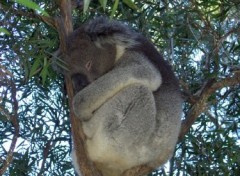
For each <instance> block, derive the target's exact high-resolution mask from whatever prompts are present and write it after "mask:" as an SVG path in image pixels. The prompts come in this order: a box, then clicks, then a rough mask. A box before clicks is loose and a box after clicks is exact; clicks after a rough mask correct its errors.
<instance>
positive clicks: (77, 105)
mask: <svg viewBox="0 0 240 176" xmlns="http://www.w3.org/2000/svg"><path fill="white" fill-rule="evenodd" d="M84 102H85V101H84V97H80V96H75V97H74V98H73V111H74V114H75V115H76V116H77V117H78V118H79V119H81V120H84V121H85V120H89V119H90V118H91V117H92V114H93V111H92V110H91V108H90V106H89V105H88V104H87V103H84Z"/></svg>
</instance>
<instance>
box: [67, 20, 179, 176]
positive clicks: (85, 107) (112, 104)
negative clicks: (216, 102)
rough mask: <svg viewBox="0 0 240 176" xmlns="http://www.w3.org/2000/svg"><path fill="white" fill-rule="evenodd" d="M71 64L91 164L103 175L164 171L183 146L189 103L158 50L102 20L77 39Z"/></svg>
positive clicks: (70, 47) (70, 43)
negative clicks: (184, 117)
mask: <svg viewBox="0 0 240 176" xmlns="http://www.w3.org/2000/svg"><path fill="white" fill-rule="evenodd" d="M66 58H67V62H68V70H69V71H68V72H67V73H65V74H67V75H68V76H69V77H70V78H71V80H72V83H73V87H74V92H75V95H74V98H73V102H72V103H73V109H74V113H75V115H76V116H77V117H78V118H79V119H80V120H81V121H82V125H83V131H84V133H85V135H86V149H87V153H88V157H89V159H90V160H92V161H93V162H94V163H96V166H97V167H98V169H99V170H100V171H101V172H102V174H103V175H104V176H119V175H121V174H122V173H123V172H124V171H126V170H128V169H130V168H132V167H135V166H139V165H143V164H146V165H148V166H149V167H152V168H153V169H154V168H157V167H159V166H161V165H162V164H164V163H165V162H166V161H167V160H168V159H169V158H170V157H171V156H172V154H173V151H174V148H175V145H176V143H177V139H178V134H179V130H180V126H181V114H182V103H183V101H182V98H181V92H180V88H179V84H178V80H177V78H176V77H175V75H174V73H173V71H172V69H171V66H170V65H169V64H168V63H167V62H166V61H165V60H164V59H163V58H162V56H161V55H160V53H159V52H158V51H157V50H156V49H155V47H154V45H153V44H152V43H151V42H150V41H149V40H148V39H147V38H146V37H144V36H143V35H142V34H139V33H138V32H135V31H134V30H132V29H131V28H130V27H128V26H126V25H125V24H123V23H122V22H118V21H114V20H109V19H107V18H104V17H98V18H96V19H93V20H91V21H89V22H87V23H85V24H83V25H82V26H80V27H79V28H78V29H76V30H75V31H74V32H73V33H72V34H70V35H69V37H68V39H67V48H66ZM76 152H78V151H75V150H73V154H72V155H73V156H72V157H73V164H74V166H75V169H76V170H77V172H78V174H79V175H80V170H79V166H78V165H77V162H76V159H75V158H76V156H75V153H76Z"/></svg>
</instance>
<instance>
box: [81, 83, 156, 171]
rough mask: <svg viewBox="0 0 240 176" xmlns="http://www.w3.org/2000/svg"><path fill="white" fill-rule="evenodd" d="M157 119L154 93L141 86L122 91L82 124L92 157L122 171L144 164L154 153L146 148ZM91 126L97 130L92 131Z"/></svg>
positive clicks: (135, 85) (132, 86) (137, 85)
mask: <svg viewBox="0 0 240 176" xmlns="http://www.w3.org/2000/svg"><path fill="white" fill-rule="evenodd" d="M155 117H156V106H155V100H154V97H153V94H152V92H151V90H149V89H148V88H147V87H145V86H142V85H139V84H133V85H131V86H129V87H127V88H125V89H123V90H121V91H120V92H118V93H117V94H116V95H115V96H113V97H112V98H110V99H109V100H108V101H107V102H105V103H104V104H103V105H102V106H101V107H100V108H99V109H98V110H97V111H96V112H95V113H94V116H93V117H92V118H91V120H90V121H88V122H85V123H83V128H84V132H85V133H86V135H87V136H88V137H89V139H88V140H87V149H88V153H89V156H90V158H91V159H92V160H93V161H95V162H99V163H102V164H103V165H104V166H106V167H109V168H121V169H123V170H126V169H128V168H130V167H133V166H136V165H139V164H142V163H145V162H146V160H147V158H146V156H151V155H152V153H153V152H152V151H149V150H148V148H146V146H148V143H149V141H150V139H151V135H152V133H153V131H154V129H155V123H154V121H155V120H156V119H155ZM91 126H92V127H95V129H92V130H90V129H91ZM96 127H97V128H96ZM121 151H122V152H121ZM133 151H134V152H133ZM120 154H121V156H118V155H120ZM116 159H117V161H116ZM105 161H106V163H104V162H105ZM115 172H116V171H115Z"/></svg>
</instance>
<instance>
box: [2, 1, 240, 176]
mask: <svg viewBox="0 0 240 176" xmlns="http://www.w3.org/2000/svg"><path fill="white" fill-rule="evenodd" d="M16 2H17V3H16ZM1 5H2V9H0V21H1V28H0V33H3V35H2V34H1V36H0V37H1V40H0V41H1V42H0V61H1V62H0V86H1V87H0V156H1V160H5V159H6V157H7V156H8V155H7V152H9V148H10V144H11V142H12V141H13V136H14V135H15V134H17V132H16V131H17V130H16V126H14V123H13V122H14V119H15V121H17V123H18V124H19V128H20V132H19V135H18V141H17V143H16V147H15V150H14V152H13V157H14V159H13V161H12V163H11V164H10V165H9V167H8V169H7V171H6V172H5V175H11V176H14V175H41V174H42V175H74V171H73V168H72V166H71V159H70V157H69V153H70V148H71V137H70V125H69V119H68V113H69V112H68V105H67V97H66V96H65V91H64V87H63V84H64V83H63V77H62V75H61V74H59V73H56V72H55V71H54V70H53V68H52V65H51V64H52V62H53V58H54V57H55V54H54V53H55V52H56V51H57V49H58V45H59V40H58V34H57V32H56V31H55V30H54V29H53V28H51V27H50V26H49V25H47V24H45V23H43V22H42V21H41V18H39V17H40V16H39V14H42V15H47V14H49V16H50V17H54V16H57V15H59V9H58V8H57V5H56V3H55V1H46V0H45V1H44V0H42V1H40V0H35V1H34V2H33V1H20V0H18V1H7V2H6V3H1ZM43 9H44V10H43ZM45 12H46V13H45ZM84 12H85V13H83V11H82V10H81V9H75V10H74V11H73V20H74V26H75V28H76V27H77V26H79V25H80V24H81V23H82V22H84V21H86V20H87V19H90V18H92V17H93V16H95V15H96V14H98V15H103V14H104V15H107V16H111V17H112V18H114V19H119V20H122V21H124V22H126V23H128V24H129V25H132V27H133V28H134V29H135V30H138V31H140V32H142V33H144V34H145V36H147V37H148V38H150V39H151V40H152V41H153V42H154V43H155V45H156V47H158V48H159V49H160V50H161V52H162V54H163V55H164V57H165V59H166V60H168V61H169V62H170V63H171V64H172V65H173V68H174V71H175V73H176V75H177V76H178V78H179V79H180V83H181V87H182V91H183V92H184V95H185V96H186V97H187V98H186V103H185V106H184V115H183V118H185V117H186V116H187V114H188V112H189V109H191V107H192V106H193V105H194V103H195V102H194V101H197V100H198V99H194V98H196V97H195V95H198V92H199V91H201V90H202V87H203V85H204V83H205V81H206V80H208V79H210V78H211V79H212V78H213V79H215V80H216V81H221V80H222V79H224V78H228V77H231V76H233V75H234V71H232V70H234V69H233V68H235V67H236V68H239V65H240V40H239V38H240V31H239V28H240V23H239V16H240V13H239V12H240V3H239V2H238V1H232V0H223V1H220V0H211V1H205V0H195V1H179V0H176V1H158V0H146V1H144V2H143V1H131V0H119V1H107V0H99V1H91V3H90V1H85V5H84ZM5 34H6V35H5ZM206 107H207V108H206V109H205V110H204V111H203V112H202V113H201V115H200V116H199V117H198V119H197V121H196V122H195V123H194V125H193V126H192V128H191V129H190V131H189V133H188V134H187V135H186V136H185V138H184V139H183V140H182V141H181V142H180V143H179V144H178V145H177V148H176V151H175V155H174V157H173V158H172V160H171V161H170V162H168V163H167V164H166V166H165V167H162V168H161V169H159V170H157V171H155V172H153V173H152V174H150V175H157V176H158V175H224V176H225V175H240V173H239V171H240V168H239V166H240V159H239V157H238V153H240V146H239V129H240V118H239V117H240V85H239V84H235V85H234V86H231V85H228V84H227V83H226V85H225V86H224V88H221V89H218V90H217V91H215V92H214V93H213V94H212V95H210V96H209V98H208V99H207V102H206ZM1 167H3V163H2V162H0V169H1Z"/></svg>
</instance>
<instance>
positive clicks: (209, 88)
mask: <svg viewBox="0 0 240 176" xmlns="http://www.w3.org/2000/svg"><path fill="white" fill-rule="evenodd" d="M238 84H240V73H238V72H236V73H235V74H234V75H233V76H232V77H227V78H224V79H222V80H220V81H217V82H215V81H213V80H208V81H207V83H206V84H205V86H204V87H203V89H202V90H201V92H200V93H199V97H198V98H197V99H198V101H197V102H196V103H195V104H193V106H192V108H191V109H190V110H189V111H188V114H187V115H186V119H185V120H183V122H182V126H181V131H180V134H179V137H178V140H179V141H181V140H182V139H183V137H184V136H185V134H186V133H187V132H188V131H189V129H190V128H191V126H192V125H193V123H194V122H195V121H196V119H197V117H198V116H199V115H200V114H201V113H202V112H203V111H205V110H206V108H207V107H208V104H207V101H208V98H209V97H210V96H211V95H212V94H213V93H214V92H216V91H217V90H220V89H222V88H224V87H232V86H235V85H238Z"/></svg>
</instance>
